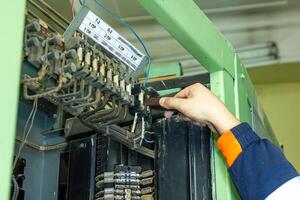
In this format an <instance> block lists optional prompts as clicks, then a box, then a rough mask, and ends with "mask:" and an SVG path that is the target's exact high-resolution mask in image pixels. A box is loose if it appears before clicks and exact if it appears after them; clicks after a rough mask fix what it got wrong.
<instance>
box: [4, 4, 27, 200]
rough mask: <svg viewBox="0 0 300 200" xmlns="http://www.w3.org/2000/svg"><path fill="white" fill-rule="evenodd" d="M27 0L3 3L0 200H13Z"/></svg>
mask: <svg viewBox="0 0 300 200" xmlns="http://www.w3.org/2000/svg"><path fill="white" fill-rule="evenodd" d="M24 13H25V1H24V0H10V1H0V25H1V37H0V44H1V45H0V60H1V64H0V68H1V73H0V91H1V100H0V128H1V133H0V135H1V140H0V180H1V181H0V200H6V199H9V196H10V195H9V194H10V193H9V192H10V183H11V166H12V159H13V150H14V144H15V134H16V133H15V129H16V120H17V109H18V100H19V84H20V72H21V71H20V69H21V58H22V47H23V30H24Z"/></svg>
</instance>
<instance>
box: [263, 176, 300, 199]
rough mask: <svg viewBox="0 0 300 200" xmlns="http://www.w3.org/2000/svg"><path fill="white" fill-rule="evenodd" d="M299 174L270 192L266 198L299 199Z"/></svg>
mask: <svg viewBox="0 0 300 200" xmlns="http://www.w3.org/2000/svg"><path fill="white" fill-rule="evenodd" d="M299 199H300V176H297V177H295V178H293V179H291V180H289V181H287V182H286V183H284V184H283V185H282V186H280V187H279V188H277V189H276V190H275V191H274V192H272V193H271V194H270V195H269V196H268V197H267V198H266V200H299Z"/></svg>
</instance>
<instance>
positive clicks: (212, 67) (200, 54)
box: [139, 0, 278, 200]
mask: <svg viewBox="0 0 300 200" xmlns="http://www.w3.org/2000/svg"><path fill="white" fill-rule="evenodd" d="M139 3H140V4H141V5H142V6H143V7H144V8H145V9H146V10H147V11H148V12H149V13H150V14H151V15H152V16H153V17H154V18H155V19H156V20H157V21H158V22H159V23H160V24H161V25H162V26H163V27H164V28H165V29H166V30H167V31H168V32H169V33H170V34H171V35H172V36H173V37H174V38H175V39H176V40H177V41H178V42H179V43H180V44H181V45H182V46H183V47H184V48H185V49H186V50H187V51H188V52H189V53H190V54H191V55H192V56H193V57H194V58H195V59H196V60H198V61H199V62H200V63H201V65H202V66H204V67H205V68H206V69H207V70H208V72H209V73H210V83H211V90H212V91H213V92H214V94H215V95H216V96H218V97H219V98H220V99H222V100H223V101H224V103H225V104H226V105H227V107H228V108H229V109H230V110H231V112H232V113H234V114H235V115H236V116H237V117H238V118H239V119H240V120H241V121H245V122H248V123H250V124H252V123H251V110H252V109H256V110H258V112H259V113H260V116H259V117H260V121H262V123H263V126H264V127H266V128H268V129H269V134H268V135H267V136H265V137H267V138H269V139H271V140H272V141H273V142H274V143H277V144H278V142H277V141H276V138H275V136H274V135H273V133H272V130H271V129H270V127H269V124H268V121H267V119H266V117H265V115H264V113H263V111H262V110H261V107H260V105H259V103H258V100H257V98H256V93H255V89H254V87H253V84H252V83H251V80H250V78H249V76H248V73H247V71H246V69H245V67H244V66H243V64H242V63H241V61H240V59H239V57H238V56H237V54H236V52H235V49H234V48H233V46H232V45H231V44H230V42H229V41H228V40H226V39H225V37H224V36H223V35H222V34H221V33H220V32H219V31H218V29H217V28H216V27H215V26H214V25H213V23H212V22H211V21H210V20H209V19H208V18H207V16H206V15H205V14H204V13H203V11H201V9H200V8H199V7H198V6H197V4H196V3H195V2H194V1H193V0H164V1H162V0H151V1H148V0H139ZM192 19H194V20H192ZM212 150H213V153H212V159H211V165H212V168H213V170H212V173H213V179H214V181H212V183H213V193H214V199H223V200H231V199H239V196H238V195H237V193H236V191H235V188H234V187H233V185H232V183H231V180H230V177H229V175H228V172H227V168H226V165H225V162H224V160H223V158H222V156H221V154H220V152H219V150H218V149H217V148H216V145H215V144H214V145H213V147H212Z"/></svg>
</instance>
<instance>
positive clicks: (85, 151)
mask: <svg viewBox="0 0 300 200" xmlns="http://www.w3.org/2000/svg"><path fill="white" fill-rule="evenodd" d="M93 146H95V138H94V137H89V138H85V139H81V140H76V141H71V143H70V156H69V180H68V195H67V196H68V199H69V200H83V199H84V200H89V199H93V196H94V181H93V180H94V173H95V168H94V167H95V148H93Z"/></svg>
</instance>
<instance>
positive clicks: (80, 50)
mask: <svg viewBox="0 0 300 200" xmlns="http://www.w3.org/2000/svg"><path fill="white" fill-rule="evenodd" d="M77 56H78V60H79V62H80V63H81V62H82V59H83V49H82V47H81V46H80V47H79V48H78V49H77Z"/></svg>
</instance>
